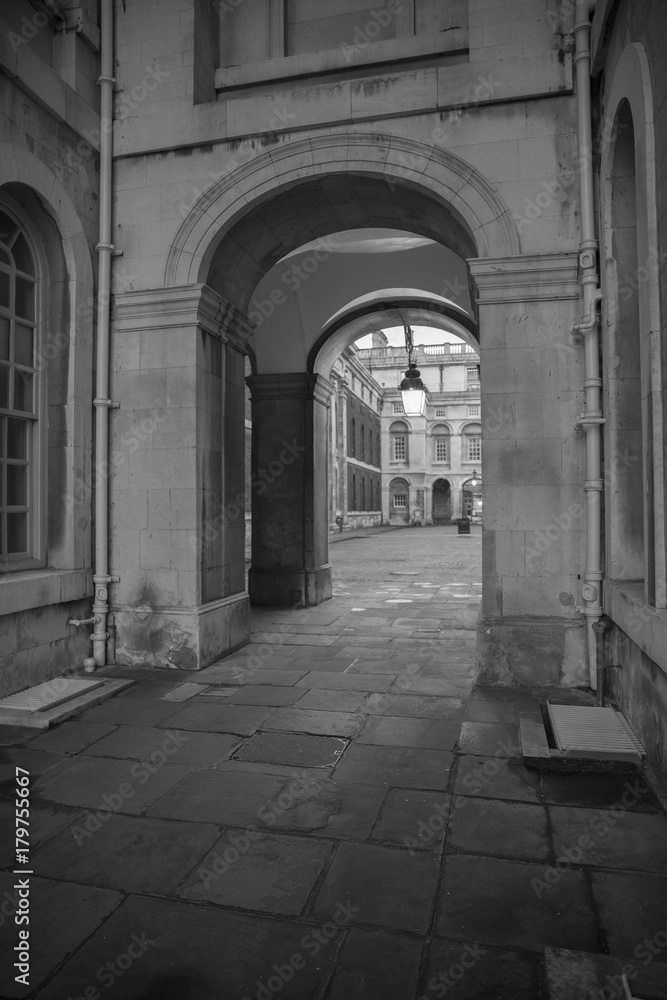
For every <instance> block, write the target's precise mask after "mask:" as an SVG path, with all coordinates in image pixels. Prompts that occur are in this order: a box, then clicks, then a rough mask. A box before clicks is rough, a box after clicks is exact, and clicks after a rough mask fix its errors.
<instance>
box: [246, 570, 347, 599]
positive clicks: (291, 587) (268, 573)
mask: <svg viewBox="0 0 667 1000" xmlns="http://www.w3.org/2000/svg"><path fill="white" fill-rule="evenodd" d="M248 591H249V594H250V603H251V604H266V605H272V606H278V607H283V608H286V607H292V608H295V607H296V608H310V607H313V606H314V605H316V604H322V602H323V601H328V600H329V598H330V597H331V596H332V588H331V566H330V565H329V564H327V565H326V566H320V567H319V568H318V569H315V570H303V569H294V570H289V569H264V568H262V567H256V566H252V567H251V568H250V572H249V575H248Z"/></svg>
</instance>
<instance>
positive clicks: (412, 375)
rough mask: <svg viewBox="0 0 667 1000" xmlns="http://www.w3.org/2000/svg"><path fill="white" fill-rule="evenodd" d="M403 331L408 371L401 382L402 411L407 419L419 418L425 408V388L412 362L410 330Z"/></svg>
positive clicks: (407, 327)
mask: <svg viewBox="0 0 667 1000" xmlns="http://www.w3.org/2000/svg"><path fill="white" fill-rule="evenodd" d="M404 330H405V349H406V351H407V352H408V370H407V371H406V373H405V378H404V379H403V381H402V382H401V397H402V399H403V409H404V410H405V414H406V416H408V417H421V416H422V415H423V413H424V410H425V408H426V394H427V392H428V390H427V388H426V386H425V385H424V383H423V382H422V380H421V372H420V371H419V369H418V368H417V364H416V362H415V361H413V360H412V352H413V350H414V344H413V340H412V329H411V328H410V327H409V326H406V327H404Z"/></svg>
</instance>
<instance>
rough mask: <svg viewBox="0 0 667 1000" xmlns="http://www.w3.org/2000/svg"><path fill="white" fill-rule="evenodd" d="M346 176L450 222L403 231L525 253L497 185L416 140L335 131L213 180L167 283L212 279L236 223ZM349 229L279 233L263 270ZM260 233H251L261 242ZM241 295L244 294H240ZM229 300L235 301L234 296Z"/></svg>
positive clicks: (408, 219)
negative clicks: (413, 196) (436, 211)
mask: <svg viewBox="0 0 667 1000" xmlns="http://www.w3.org/2000/svg"><path fill="white" fill-rule="evenodd" d="M341 175H342V176H347V177H359V178H361V179H370V178H373V179H375V180H376V181H378V182H380V183H382V184H383V185H384V186H385V188H387V189H388V190H389V191H390V192H392V193H393V192H398V193H399V194H401V193H403V192H416V193H417V194H418V195H419V196H420V197H421V198H423V199H425V202H426V201H428V202H431V203H435V204H436V205H438V206H439V207H440V209H441V212H443V213H445V214H444V215H443V221H445V220H446V222H447V225H446V226H445V227H443V231H438V229H437V227H436V230H435V231H434V229H433V228H430V229H429V231H428V232H426V231H425V228H424V225H422V224H421V221H422V220H420V219H418V218H415V217H414V215H412V216H410V215H409V213H407V214H406V215H404V218H403V219H401V218H400V215H399V219H398V221H399V226H397V228H412V230H413V231H416V232H420V230H421V233H422V234H425V235H429V236H431V237H432V238H434V239H439V240H440V241H441V242H444V244H445V245H447V246H450V248H452V249H453V250H455V252H457V253H459V254H460V256H462V257H464V258H468V257H507V256H513V255H515V254H518V253H519V252H520V245H519V237H518V233H517V230H516V226H515V223H514V221H513V219H512V215H511V213H510V212H509V210H508V208H507V206H506V205H505V204H504V202H503V201H502V199H501V198H500V197H499V195H498V194H497V192H496V191H495V189H494V188H493V187H492V185H491V184H490V183H489V182H488V181H486V180H485V178H484V177H483V176H482V175H481V174H480V173H479V172H478V171H476V170H475V169H474V168H473V167H472V166H471V165H470V164H468V163H466V162H465V161H464V160H462V159H460V158H459V157H457V156H454V155H453V154H452V153H449V152H447V151H446V150H441V149H435V148H434V147H432V146H430V145H427V144H426V143H422V142H419V141H417V140H415V139H408V138H405V137H399V136H395V135H386V134H378V133H372V134H369V133H358V132H353V133H346V134H341V133H333V134H331V135H324V136H317V137H314V138H309V139H299V140H297V141H295V142H293V143H289V144H288V145H284V146H280V147H276V148H273V149H269V150H267V151H266V152H265V153H262V154H260V155H259V156H258V157H256V158H255V159H254V160H253V161H252V162H250V163H248V164H245V165H243V166H241V167H239V168H238V169H237V170H235V171H234V172H233V173H232V174H230V175H228V176H226V177H223V178H221V179H220V180H219V181H217V182H216V183H215V184H213V185H212V186H211V187H210V188H209V189H208V190H207V191H206V192H205V193H204V194H203V195H202V196H201V197H200V198H199V199H198V201H197V203H196V204H195V205H194V207H193V208H192V210H191V211H190V213H189V214H188V216H187V217H186V218H185V219H184V221H183V223H182V224H181V226H180V228H179V230H178V232H177V234H176V236H175V238H174V241H173V243H172V246H171V248H170V251H169V255H168V257H167V262H166V265H165V274H164V283H165V285H177V286H178V285H190V284H193V283H196V282H205V281H207V280H208V276H209V271H210V270H211V265H212V263H213V260H214V257H215V254H216V252H217V251H218V248H219V247H220V246H221V244H222V243H223V241H224V240H225V238H229V237H230V236H232V238H233V233H234V230H235V229H236V232H237V233H239V232H242V230H239V228H238V227H239V224H240V223H241V221H242V220H243V218H244V217H245V216H247V215H248V214H249V213H251V212H253V211H254V210H259V209H261V207H262V206H263V205H266V204H268V203H269V202H270V201H271V199H273V198H275V197H277V196H280V195H281V194H284V193H285V192H289V190H290V189H292V188H294V187H295V186H296V185H298V184H304V183H306V184H307V183H309V182H310V183H315V182H326V181H327V179H330V178H332V177H334V176H338V177H340V176H341ZM426 214H427V215H428V214H429V213H426ZM400 223H403V224H402V225H400ZM375 224H376V225H377V222H376V223H375ZM343 228H349V226H347V225H346V224H345V222H344V221H343V220H342V219H339V220H332V223H331V224H329V225H327V223H326V222H321V223H316V224H315V225H314V226H313V227H312V228H311V230H310V232H309V233H307V234H306V233H305V232H298V230H297V231H296V232H295V233H293V234H292V237H291V238H290V237H289V236H288V235H287V234H285V235H283V236H282V237H280V236H278V235H277V234H276V233H275V231H274V233H273V237H274V239H273V244H274V245H273V247H271V246H267V251H266V253H265V254H264V261H265V264H266V265H267V266H265V267H264V270H268V266H271V264H273V263H275V261H276V260H278V259H279V258H280V256H284V254H285V253H288V252H289V251H290V250H292V249H294V248H295V247H296V246H298V245H300V244H302V243H304V242H307V241H308V240H309V239H313V238H316V237H317V236H321V235H324V234H325V233H328V232H333V231H335V229H338V230H340V229H343ZM263 235H265V234H264V233H259V234H258V233H257V232H256V231H255V232H254V233H253V236H254V238H255V240H256V241H257V242H258V243H259V241H260V239H261V237H262V236H263ZM235 242H236V241H235ZM267 242H268V243H270V237H269V240H268V241H267ZM238 249H239V247H238V246H236V247H235V250H236V251H238ZM243 249H244V248H243V246H241V251H243ZM248 263H249V264H250V261H249V262H248ZM255 263H256V264H257V260H256V259H255ZM259 274H260V272H259V271H257V272H255V273H254V275H253V274H250V275H247V277H248V279H250V280H252V278H253V277H254V278H255V279H257V278H258V277H259ZM255 283H256V281H255ZM237 291H238V292H239V293H240V294H241V296H242V293H243V290H242V289H240V288H238V289H237ZM226 297H228V298H230V299H231V298H232V296H231V295H229V294H227V295H226ZM233 304H234V305H237V303H233ZM238 304H239V305H241V306H242V305H243V303H242V302H239V303H238Z"/></svg>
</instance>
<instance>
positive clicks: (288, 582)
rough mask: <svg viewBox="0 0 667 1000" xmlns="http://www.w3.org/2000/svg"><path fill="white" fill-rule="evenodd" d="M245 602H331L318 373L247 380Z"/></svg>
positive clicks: (326, 393)
mask: <svg viewBox="0 0 667 1000" xmlns="http://www.w3.org/2000/svg"><path fill="white" fill-rule="evenodd" d="M247 381H248V385H249V386H250V392H251V394H252V440H253V449H252V450H253V460H252V461H253V476H252V488H253V489H252V513H253V531H252V565H251V568H250V576H249V581H248V589H249V592H250V601H251V603H252V604H269V605H279V606H292V607H294V606H297V607H309V606H311V605H315V604H321V603H322V601H326V600H328V599H329V598H330V597H331V566H330V565H329V531H328V523H327V479H328V459H329V456H328V447H327V446H328V440H327V413H328V407H329V397H330V391H331V389H330V386H329V384H328V383H327V382H326V381H325V380H324V379H323V378H322V377H321V376H319V375H312V374H309V373H306V372H299V373H296V374H288V375H274V374H270V375H253V376H251V377H250V378H249V379H248V380H247Z"/></svg>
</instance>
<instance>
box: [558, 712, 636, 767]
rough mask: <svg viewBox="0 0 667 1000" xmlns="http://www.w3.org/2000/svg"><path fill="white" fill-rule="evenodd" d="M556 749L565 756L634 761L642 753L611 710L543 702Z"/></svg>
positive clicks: (620, 720)
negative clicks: (547, 713)
mask: <svg viewBox="0 0 667 1000" xmlns="http://www.w3.org/2000/svg"><path fill="white" fill-rule="evenodd" d="M547 709H548V712H549V719H550V722H551V728H552V731H553V734H554V739H555V740H556V746H557V747H558V749H559V750H560V751H561V753H563V754H564V755H566V756H569V757H590V758H594V759H596V760H637V758H639V759H641V758H642V757H645V756H646V750H645V749H644V747H643V745H642V744H641V743H640V741H639V740H638V739H637V737H636V736H635V734H634V733H633V731H632V729H631V728H630V725H629V723H628V722H627V720H626V719H625V718H624V716H623V715H621V713H620V712H617V711H616V710H615V709H613V708H592V707H584V706H581V705H552V704H551V702H547Z"/></svg>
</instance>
